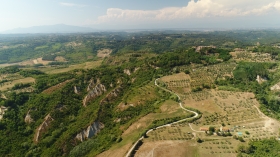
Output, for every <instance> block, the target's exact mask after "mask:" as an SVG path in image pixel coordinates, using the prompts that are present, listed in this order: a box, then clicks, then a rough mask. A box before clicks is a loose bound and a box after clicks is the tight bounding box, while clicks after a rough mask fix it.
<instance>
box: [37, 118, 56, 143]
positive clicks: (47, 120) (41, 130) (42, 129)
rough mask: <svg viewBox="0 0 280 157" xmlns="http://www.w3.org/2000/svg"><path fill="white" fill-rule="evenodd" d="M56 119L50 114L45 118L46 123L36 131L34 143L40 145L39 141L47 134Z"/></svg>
mask: <svg viewBox="0 0 280 157" xmlns="http://www.w3.org/2000/svg"><path fill="white" fill-rule="evenodd" d="M53 120H54V119H53V118H52V117H51V116H50V114H48V115H47V116H46V117H45V118H44V122H43V123H42V124H41V125H40V126H39V127H38V128H37V129H36V132H35V135H34V142H35V143H38V142H39V139H40V137H41V135H42V134H43V133H44V132H46V131H47V130H48V128H49V126H50V124H51V122H52V121H53Z"/></svg>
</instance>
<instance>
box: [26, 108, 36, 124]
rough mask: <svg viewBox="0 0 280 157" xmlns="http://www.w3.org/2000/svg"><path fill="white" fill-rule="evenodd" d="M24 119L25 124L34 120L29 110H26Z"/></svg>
mask: <svg viewBox="0 0 280 157" xmlns="http://www.w3.org/2000/svg"><path fill="white" fill-rule="evenodd" d="M24 121H25V123H27V124H30V123H32V122H34V120H33V119H32V118H31V115H30V110H29V111H28V112H27V114H26V116H25V118H24Z"/></svg>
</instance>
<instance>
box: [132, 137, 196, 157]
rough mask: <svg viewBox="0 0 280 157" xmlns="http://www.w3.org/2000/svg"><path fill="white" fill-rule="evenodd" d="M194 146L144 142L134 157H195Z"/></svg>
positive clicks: (177, 142)
mask: <svg viewBox="0 0 280 157" xmlns="http://www.w3.org/2000/svg"><path fill="white" fill-rule="evenodd" d="M196 145H197V144H196V143H194V142H189V141H170V140H166V141H156V142H145V141H144V144H143V145H142V146H141V147H140V148H139V150H138V151H137V153H136V154H135V157H170V156H176V157H195V156H196V155H197V151H198V150H197V147H196Z"/></svg>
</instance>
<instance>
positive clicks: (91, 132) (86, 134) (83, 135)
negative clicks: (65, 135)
mask: <svg viewBox="0 0 280 157" xmlns="http://www.w3.org/2000/svg"><path fill="white" fill-rule="evenodd" d="M103 128H104V125H103V124H102V123H100V122H98V121H95V122H94V123H93V124H92V125H90V126H88V127H87V129H85V130H83V131H82V132H80V133H78V134H77V136H76V139H77V140H79V141H82V142H83V141H84V140H86V139H88V138H91V137H92V136H95V135H96V134H97V133H99V132H100V130H101V129H103Z"/></svg>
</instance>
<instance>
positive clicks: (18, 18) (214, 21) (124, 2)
mask: <svg viewBox="0 0 280 157" xmlns="http://www.w3.org/2000/svg"><path fill="white" fill-rule="evenodd" d="M55 24H66V25H74V26H85V27H91V28H94V29H109V30H118V29H122V30H123V29H172V28H174V29H175V28H176V29H195V28H217V29H219V28H225V29H226V28H229V29H231V28H275V27H277V28H279V27H280V0H62V1H59V0H0V32H1V31H5V30H11V29H14V28H20V27H21V28H25V27H32V26H41V25H55Z"/></svg>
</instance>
